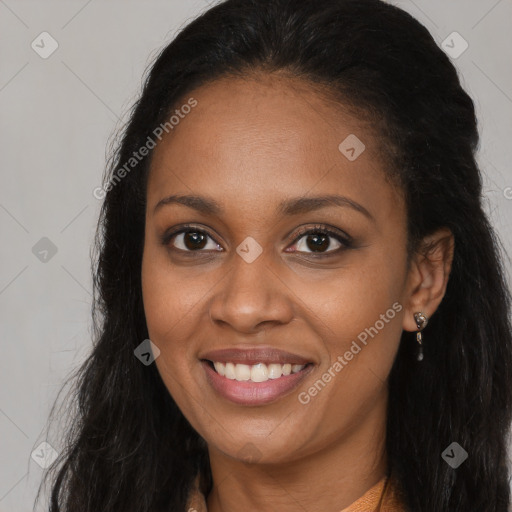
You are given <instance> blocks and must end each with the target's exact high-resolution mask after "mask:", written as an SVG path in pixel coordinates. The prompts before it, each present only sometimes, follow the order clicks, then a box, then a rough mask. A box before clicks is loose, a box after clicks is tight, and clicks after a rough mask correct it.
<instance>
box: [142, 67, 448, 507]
mask: <svg viewBox="0 0 512 512" xmlns="http://www.w3.org/2000/svg"><path fill="white" fill-rule="evenodd" d="M189 97H194V98H195V99H196V100H197V101H198V104H197V106H196V107H195V108H194V109H193V110H192V111H191V113H190V114H188V115H187V116H186V117H185V118H184V119H182V120H180V123H179V125H177V126H176V127H175V128H174V129H173V130H172V131H171V132H170V133H169V134H168V135H166V137H165V138H163V139H162V141H161V142H160V143H159V145H158V146H157V148H156V149H155V151H154V154H153V159H152V162H151V170H150V176H149V181H148V189H147V211H146V233H145V245H144V255H143V263H142V286H143V299H144V308H145V313H146V320H147V325H148V330H149V335H150V338H151V340H152V341H153V342H154V343H155V344H156V345H157V346H158V347H159V349H160V351H161V353H160V356H159V357H158V358H157V359H156V365H157V368H158V371H159V372H160V374H161V376H162V378H163V381H164V383H165V385H166V386H167V388H168V390H169V392H170V393H171V395H172V396H173V398H174V400H175V401H176V403H177V404H178V406H179V407H180V409H181V411H182V412H183V414H184V415H185V416H186V418H187V419H188V421H189V422H190V423H191V425H192V426H193V427H194V428H195V429H196V430H197V432H198V433H199V434H200V435H201V436H202V437H203V438H204V439H205V440H206V442H207V444H208V449H209V454H210V461H211V470H212V475H213V480H214V487H213V490H212V492H211V493H210V494H209V495H208V497H207V506H208V510H209V511H210V512H220V511H223V512H232V511H235V510H236V511H239V510H255V509H259V510H278V509H279V510H280V511H281V512H288V511H290V512H291V511H292V510H293V511H294V512H295V511H296V510H298V509H299V510H307V511H308V512H320V511H325V510H342V509H343V508H345V507H347V506H349V505H350V504H351V503H353V502H354V501H355V500H357V499H358V498H359V497H360V496H361V495H363V494H364V493H365V492H366V491H367V490H368V489H369V488H370V487H371V486H373V485H374V484H376V483H377V482H378V481H379V480H380V479H381V478H382V477H383V476H384V475H385V472H386V468H387V458H386V453H385V449H384V440H385V422H386V406H387V400H388V395H387V386H386V384H387V378H388V375H389V372H390V370H391V367H392V364H393V361H394V358H395V355H396V352H397V349H398V345H399V341H400V336H401V333H402V330H404V329H405V330H407V331H416V330H417V329H416V324H415V321H414V318H413V313H414V312H416V311H422V312H423V313H424V314H426V315H427V317H430V316H431V315H432V314H433V313H434V312H435V310H436V309H437V307H438V305H439V303H440V302H441V300H442V297H443V295H444V293H445V289H446V284H447V280H448V276H449V272H450V266H451V260H452V257H453V238H452V237H451V234H450V232H449V231H447V230H440V231H439V232H437V233H435V234H434V235H432V236H430V237H429V239H428V240H425V242H432V243H433V247H434V248H433V249H432V251H431V253H430V254H429V256H428V257H425V255H424V254H422V252H418V253H417V254H415V255H414V257H413V259H412V261H411V262H410V265H408V264H407V254H406V239H407V236H406V211H405V206H404V202H403V200H402V197H401V193H400V190H399V189H397V188H396V187H393V186H392V185H391V184H390V182H388V181H387V180H386V177H385V172H384V165H383V161H382V158H381V156H380V154H379V151H378V148H377V145H376V142H375V140H376V137H375V135H374V134H372V133H371V131H370V130H369V129H368V127H366V126H365V125H364V123H363V122H361V121H358V120H357V119H355V118H354V117H352V116H351V115H349V114H348V112H346V111H345V110H344V109H343V108H341V107H340V105H336V104H334V103H333V102H332V101H330V100H328V99H327V98H326V96H325V95H322V94H319V92H318V90H316V89H314V88H313V87H312V86H311V85H309V84H307V83H305V82H301V81H300V80H299V79H293V78H290V77H283V76H278V75H260V76H255V77H253V78H247V79H241V78H225V79H221V80H218V81H215V82H213V83H209V84H206V85H203V86H201V87H200V88H198V89H196V90H194V91H193V92H191V93H190V94H189V95H188V96H187V97H186V98H185V99H184V101H183V102H182V103H185V102H186V100H187V99H188V98H189ZM182 103H180V105H181V104H182ZM349 134H356V135H357V137H358V138H359V139H360V140H361V141H363V142H364V144H365V146H366V149H365V151H364V152H363V153H361V155H360V156H359V157H358V158H357V159H356V160H354V161H349V160H348V159H347V158H345V156H344V155H342V154H341V152H340V150H339V149H338V145H339V144H340V142H341V141H343V140H344V139H345V138H346V137H347V136H348V135H349ZM171 194H193V195H200V196H206V197H208V198H212V199H215V200H216V201H217V202H218V203H219V204H220V205H221V207H222V209H223V211H222V213H220V214H218V215H212V214H205V213H200V212H199V211H196V210H194V209H192V208H190V207H188V206H184V205H181V204H169V205H166V206H163V207H161V208H159V209H157V210H156V212H155V211H154V210H155V206H156V204H157V203H158V202H159V201H160V200H161V199H162V198H164V197H166V196H169V195H171ZM324 194H339V195H342V196H345V197H348V198H350V199H351V200H352V201H355V202H357V203H358V204H359V205H361V206H363V207H364V208H365V209H366V210H367V211H368V212H369V214H370V215H371V218H368V217H367V216H365V215H364V214H362V213H361V212H360V211H357V210H356V209H353V208H350V207H347V206H336V205H333V204H331V205H328V206H327V207H323V208H322V209H318V210H314V211H310V212H302V213H299V214H296V215H292V216H286V215H283V214H282V213H279V212H278V211H277V210H276V208H277V205H278V204H279V203H280V202H281V201H282V200H285V199H290V198H296V197H304V196H306V197H312V196H317V195H324ZM185 223H193V224H194V225H197V228H199V229H202V230H205V231H207V233H208V234H209V235H210V236H212V238H208V237H207V238H206V242H205V244H206V245H203V246H202V247H203V248H199V249H194V248H193V247H194V246H193V245H190V244H189V245H188V246H185V245H184V242H185V239H184V235H183V234H178V235H176V236H175V237H174V238H173V239H171V241H170V242H169V243H168V245H167V246H165V245H164V244H163V243H162V242H161V240H160V238H161V237H162V235H163V234H164V233H165V232H166V230H169V228H173V227H179V226H181V225H183V224H185ZM315 224H321V225H325V224H327V225H329V226H332V227H335V228H338V229H340V230H342V231H343V232H345V233H347V234H349V235H350V236H351V237H352V238H353V246H352V247H351V248H348V249H347V248H344V246H343V245H342V243H341V244H340V242H338V241H337V240H336V239H335V238H333V237H330V238H328V239H327V241H329V240H330V245H327V243H328V242H327V241H326V244H325V247H323V248H321V249H320V252H322V251H323V252H324V253H327V254H332V255H331V256H325V257H324V258H323V259H315V258H314V255H315V254H318V253H315V252H314V244H311V243H310V244H307V239H308V237H307V235H302V236H301V238H300V239H298V238H297V231H298V228H299V227H300V226H304V227H311V228H314V226H315ZM192 231H194V230H193V229H192ZM248 236H250V237H252V238H253V239H254V240H256V241H257V243H258V244H259V245H260V247H261V249H262V253H261V255H260V256H259V257H258V258H257V259H256V260H255V261H253V262H252V263H247V262H246V261H245V260H244V259H242V258H241V257H240V256H239V255H238V253H237V252H236V248H237V246H239V244H241V242H242V241H243V240H244V239H245V238H246V237H248ZM192 242H193V240H192ZM340 246H341V248H342V250H341V252H340V251H337V249H338V248H339V247H340ZM187 247H188V252H186V251H187ZM190 247H192V249H190ZM218 248H220V251H218V250H217V251H216V249H218ZM180 249H181V252H180ZM312 255H313V256H312ZM396 302H398V303H399V304H400V305H401V306H402V309H401V311H400V312H398V313H397V314H396V316H395V317H394V318H393V319H391V320H389V321H388V322H387V323H386V324H385V327H384V328H382V329H381V330H379V332H378V334H377V335H375V336H374V337H373V338H370V337H369V338H368V343H367V345H366V346H363V348H362V350H361V351H360V352H359V353H357V355H355V356H354V358H353V359H352V360H351V361H349V362H348V364H347V365H346V366H344V368H343V369H342V370H341V371H339V372H338V373H337V374H336V376H335V377H334V378H332V380H331V381H330V382H329V383H328V384H327V385H326V386H325V387H324V388H323V389H322V390H321V391H320V392H319V393H318V394H317V395H316V396H314V397H311V400H310V401H309V403H307V404H301V403H300V402H299V400H298V394H299V393H300V392H301V391H307V390H308V389H309V388H310V387H311V386H312V385H313V384H314V383H315V382H316V381H317V380H318V379H319V378H321V377H322V375H323V374H324V373H325V372H328V370H329V369H330V368H331V367H332V365H333V363H334V362H335V361H336V358H337V357H338V356H340V355H341V356H343V354H345V352H346V351H347V350H349V348H350V346H351V343H352V341H353V340H356V339H357V336H358V334H360V333H361V332H362V331H364V330H365V328H368V327H370V326H374V325H375V323H376V321H377V320H379V319H380V318H381V315H382V314H385V313H386V311H387V310H388V309H390V308H391V307H392V305H393V304H394V303H396ZM424 339H425V343H428V327H427V330H426V331H425V334H424ZM260 345H270V346H273V347H276V348H280V349H284V350H289V351H291V352H294V353H297V354H300V355H303V356H306V357H307V358H308V359H309V360H310V361H312V362H313V363H314V364H315V366H314V369H313V371H312V372H311V373H310V374H309V375H308V376H307V378H306V379H305V381H304V382H303V383H302V384H301V386H300V387H299V388H298V389H296V390H294V391H292V392H291V393H290V394H288V395H287V396H285V397H282V398H280V399H278V400H277V401H275V402H273V403H269V404H266V405H261V406H242V405H236V404H234V403H231V402H229V401H227V400H225V399H224V398H223V397H221V396H219V395H218V394H216V392H215V391H214V390H213V389H212V388H211V387H210V385H209V384H208V382H207V380H206V377H205V371H204V369H203V366H202V365H201V363H200V361H199V356H200V354H201V353H204V352H206V351H207V350H213V349H219V348H225V347H233V346H236V347H249V346H260ZM411 364H421V363H411ZM252 445H254V446H255V447H256V448H257V452H256V455H255V460H254V461H253V462H252V463H248V462H246V461H245V460H244V454H246V453H247V451H248V450H249V449H250V447H251V446H252ZM334 490H335V491H334Z"/></svg>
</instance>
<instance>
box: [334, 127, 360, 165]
mask: <svg viewBox="0 0 512 512" xmlns="http://www.w3.org/2000/svg"><path fill="white" fill-rule="evenodd" d="M338 149H339V151H340V153H341V154H342V155H343V156H344V157H345V158H347V160H350V161H351V162H353V161H354V160H356V159H357V158H359V156H360V155H361V153H362V152H363V151H364V150H365V149H366V146H365V145H364V144H363V143H362V141H361V140H360V139H359V138H358V137H357V136H355V135H354V134H353V133H351V134H350V135H349V136H348V137H347V138H346V139H344V140H343V142H342V143H341V144H340V145H339V146H338Z"/></svg>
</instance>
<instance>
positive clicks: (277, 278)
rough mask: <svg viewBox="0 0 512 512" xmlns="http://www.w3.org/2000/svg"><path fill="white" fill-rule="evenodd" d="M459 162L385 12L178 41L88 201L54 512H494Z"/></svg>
mask: <svg viewBox="0 0 512 512" xmlns="http://www.w3.org/2000/svg"><path fill="white" fill-rule="evenodd" d="M477 144H478V132H477V127H476V119H475V112H474V106H473V102H472V100H471V99H470V98H469V96H468V95H467V94H466V93H465V92H464V90H463V89H462V88H461V85H460V82H459V79H458V77H457V73H456V70H455V69H454V67H453V65H452V64H451V62H450V60H449V58H448V57H447V56H446V55H445V54H444V53H443V52H442V51H441V50H440V49H439V48H438V47H437V45H436V44H435V42H434V40H433V39H432V37H431V36H430V34H429V33H428V31H427V30H426V29H425V28H424V27H423V26H422V25H421V24H420V23H418V22H417V21H416V20H414V19H413V18H412V17H411V16H410V15H408V14H406V13H405V12H404V11H402V10H400V9H398V8H397V7H394V6H391V5H388V4H386V3H383V2H381V1H378V0H326V1H323V2H315V1H312V0H293V1H291V0H272V1H270V0H227V1H225V2H222V3H221V4H219V5H217V6H215V7H213V8H211V9H210V10H208V11H207V12H206V13H205V14H203V15H202V16H201V17H199V18H198V19H196V20H195V21H193V22H192V23H190V24H189V25H188V26H187V27H186V28H185V29H184V30H183V31H182V32H181V33H180V34H179V35H178V36H177V37H176V38H175V40H174V41H173V42H171V44H169V45H168V46H167V47H166V48H165V49H164V50H163V51H162V52H161V54H160V55H159V56H158V58H157V59H156V62H155V63H154V64H153V66H152V68H151V71H150V74H149V76H148V77H147V80H146V83H145V86H144V89H143V92H142V94H141V97H140V99H139V101H138V102H137V104H136V105H135V107H134V110H133V112H132V115H131V119H130V121H129V123H128V126H127V128H126V131H125V133H124V137H123V139H122V142H121V144H120V147H119V148H118V150H117V152H116V154H115V157H114V158H113V160H112V162H111V165H110V169H109V172H108V173H107V175H106V177H105V184H104V187H103V188H102V189H101V190H100V191H97V192H98V193H99V195H101V196H102V197H104V203H103V209H102V213H101V218H100V222H99V229H98V239H97V248H98V258H97V266H96V271H95V290H96V292H97V300H96V302H95V306H96V308H95V311H96V312H97V313H101V319H100V318H99V317H100V315H96V316H95V318H96V322H97V342H96V344H95V347H94V350H93V352H92V354H91V356H90V357H89V359H88V360H87V362H86V363H85V364H84V366H83V368H82V369H81V371H80V374H79V381H78V383H77V400H78V404H79V410H78V412H77V415H76V418H75V423H74V426H73V428H70V431H69V432H70V433H69V436H68V444H67V449H66V450H64V451H63V453H62V454H61V459H60V464H59V465H58V467H57V468H56V473H55V479H54V481H53V484H52V497H51V507H50V510H51V511H52V512H57V511H73V512H82V511H83V512H86V511H87V512H92V511H94V512H96V511H98V510H108V511H110V512H114V511H123V512H129V511H137V512H141V511H152V512H154V511H184V510H208V511H209V512H220V511H224V512H231V511H233V510H274V509H279V510H280V511H291V510H307V511H310V512H315V511H320V510H322V511H326V510H329V511H330V510H332V511H333V512H334V511H344V512H355V511H365V512H368V511H374V510H381V511H382V512H383V511H414V512H427V511H428V512H440V511H448V510H449V511H460V512H467V511H468V510H471V511H485V512H491V511H492V512H498V511H499V512H505V511H506V510H507V509H508V506H509V503H510V496H509V484H508V478H509V470H508V468H507V453H506V448H507V445H506V438H507V434H508V432H509V426H510V422H511V420H512V417H511V403H512V402H511V396H510V393H509V389H510V386H511V382H512V379H511V371H512V370H511V368H512V344H511V328H510V318H509V316H508V315H509V307H510V296H509V291H508V289H507V288H506V284H505V279H504V271H503V267H502V263H501V260H500V253H499V245H498V242H497V239H496V236H495V234H494V231H493V229H492V227H491V226H490V224H489V221H488V220H487V218H486V216H485V214H484V212H483V209H482V204H481V193H482V186H481V177H480V173H479V170H478V167H477V165H476V162H475V150H476V147H477ZM95 195H97V194H96V192H95Z"/></svg>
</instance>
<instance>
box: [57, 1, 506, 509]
mask: <svg viewBox="0 0 512 512" xmlns="http://www.w3.org/2000/svg"><path fill="white" fill-rule="evenodd" d="M256 72H264V73H273V72H284V73H288V74H290V75H292V76H294V77H298V78H301V79H303V80H305V81H308V82H310V83H311V85H312V86H318V84H320V85H321V86H322V87H324V88H325V90H326V91H330V93H332V94H333V95H334V96H335V97H337V98H338V100H339V102H340V104H343V105H345V106H349V107H351V108H354V109H357V111H358V112H360V114H361V115H364V116H366V117H367V118H368V119H371V120H372V121H373V126H375V127H377V128H376V129H377V133H378V135H379V140H380V141H381V142H382V147H383V148H384V147H385V148H387V149H386V161H387V162H389V165H388V167H389V171H386V172H389V174H390V176H391V175H393V177H394V178H395V179H396V180H397V183H399V185H400V187H401V190H402V191H403V194H404V197H405V198H406V205H407V219H408V221H407V224H408V252H409V253H410V254H412V253H413V252H414V251H416V250H418V248H419V243H420V241H421V240H422V238H423V237H425V236H427V235H428V234H430V233H432V232H434V231H435V230H437V229H438V228H441V227H448V228H449V229H450V230H451V232H452V233H453V235H454V239H455V253H454V259H453V265H452V270H451V274H450V278H449V281H448V285H447V290H446V294H445V297H444V299H443V301H442V302H441V304H440V306H439V308H438V310H437V311H436V313H435V314H434V315H433V317H432V319H431V321H430V322H429V325H428V327H427V329H426V330H425V332H424V336H425V340H426V341H425V348H424V350H425V358H424V360H423V361H422V362H421V363H417V362H416V361H415V358H414V354H413V353H412V351H413V349H414V340H413V339H412V336H413V333H408V332H403V334H402V339H401V342H400V347H399V350H398V353H397V356H396V360H395V362H394V365H393V367H392V370H391V374H390V376H389V381H388V382H389V406H388V415H387V433H386V450H387V455H388V461H389V468H390V469H391V471H392V472H393V474H394V475H397V477H398V479H399V481H400V484H401V486H402V488H403V490H404V493H405V497H406V506H407V507H408V510H410V511H414V512H441V511H442V512H445V511H452V512H467V511H469V510H471V511H472V512H506V511H507V509H508V507H509V503H510V489H509V467H508V457H507V440H508V434H509V428H510V424H511V421H512V398H511V389H512V385H511V384H512V336H511V323H510V316H509V315H510V304H511V297H510V291H509V289H508V288H507V284H506V278H505V269H504V267H503V262H502V260H503V256H504V251H503V248H502V246H501V244H500V242H499V239H498V237H497V235H496V234H495V232H494V230H493V228H492V226H491V225H490V222H489V220H488V218H487V216H486V214H485V213H484V209H483V204H482V202H483V197H482V178H481V175H480V171H479V168H478V166H477V163H476V159H475V153H476V150H477V148H478V144H479V135H478V130H477V120H476V116H475V109H474V104H473V101H472V100H471V98H470V97H469V96H468V94H467V93H466V92H465V91H464V90H463V88H462V87H461V83H460V81H459V77H458V74H457V71H456V69H455V68H454V66H453V64H452V63H451V61H450V59H449V58H448V57H447V56H446V55H445V53H444V52H443V51H442V50H441V49H440V48H439V47H438V46H437V44H436V42H435V41H434V39H433V38H432V36H431V35H430V33H429V32H428V31H427V29H426V28H425V27H424V26H423V25H422V24H421V23H419V22H418V21H417V20H415V19H414V18H413V17H412V16H411V15H409V14H407V13H406V12H405V11H403V10H401V9H399V8H397V7H395V6H392V5H390V4H387V3H384V2H382V1H380V0H322V1H321V2H318V1H317V0H226V1H223V2H221V3H220V4H218V5H216V6H214V7H212V8H210V9H209V10H207V11H206V12H205V13H203V14H202V15H201V16H199V17H197V18H196V19H195V20H193V21H192V22H191V23H189V24H188V25H187V26H186V27H185V28H184V29H183V30H181V31H180V32H179V34H178V35H177V36H176V37H175V38H174V40H173V41H172V42H171V43H170V44H169V45H168V46H166V47H165V48H164V49H163V50H162V51H161V52H160V53H159V54H158V55H157V57H156V58H155V59H154V62H153V63H152V65H151V66H150V69H149V71H148V73H147V74H146V76H145V79H144V84H143V88H142V92H141V94H140V97H139V99H138V100H137V101H136V103H135V104H134V106H133V108H132V110H131V112H130V117H129V121H128V123H127V125H126V127H125V128H124V130H123V134H122V137H121V138H120V139H119V143H118V145H117V147H116V148H115V151H114V153H113V155H112V157H111V158H110V160H109V162H108V164H107V168H106V171H105V175H104V190H105V191H106V194H105V197H104V201H103V203H102V208H101V213H100V218H99V221H98V226H97V232H96V240H95V254H94V258H93V262H92V266H93V284H94V301H93V320H94V322H93V324H94V333H93V334H94V340H93V342H94V346H93V350H92V352H91V353H90V355H89V357H88V358H87V360H86V361H85V362H84V364H83V365H82V366H81V367H80V368H79V370H78V372H77V373H76V375H75V377H76V382H75V383H74V387H73V393H72V395H71V399H72V401H73V404H74V406H75V409H74V411H73V415H72V419H71V424H70V425H69V427H68V429H67V433H66V438H65V447H64V449H63V450H62V452H61V456H60V457H59V459H58V460H57V462H56V463H55V465H54V468H53V470H52V472H51V475H52V480H51V493H50V494H51V496H50V502H51V503H50V508H49V510H50V512H98V511H100V510H108V511H109V512H146V511H147V512H149V511H151V512H160V511H162V512H163V511H180V512H181V511H184V510H185V506H186V499H187V496H188V492H189V490H190V489H191V485H192V482H193V479H194V476H195V475H196V473H198V472H199V474H200V475H201V478H202V485H203V490H204V492H205V493H208V492H209V490H210V489H211V485H212V481H211V473H210V466H209V459H208V452H207V446H206V443H205V441H204V439H202V438H201V437H200V436H199V435H198V434H197V432H195V430H194V429H193V428H192V427H191V425H190V424H189V423H188V421H187V420H186V419H185V417H184V416H183V415H182V413H181V411H180V410H179V408H178V407H177V405H176V404H175V402H174V400H173V399H172V397H171V396H170V394H169V392H168V391H167V389H166V387H165V386H164V384H163V382H162V380H161V378H160V375H159V373H158V370H157V368H156V366H155V365H151V366H144V365H142V364H141V363H140V362H139V361H138V360H137V358H136V357H134V354H133V351H134V349H135V347H137V346H138V345H139V344H140V343H141V342H142V341H143V340H144V339H146V338H148V331H147V326H146V321H145V315H144V310H143V302H142V291H141V275H140V274H141V261H142V251H143V243H144V221H145V207H146V180H147V175H148V170H149V167H150V162H151V153H150V155H149V156H148V157H147V158H145V159H143V160H142V161H140V162H139V163H138V164H137V166H136V167H135V168H134V169H133V170H131V171H130V172H129V173H127V175H126V176H124V177H123V178H122V179H121V180H117V181H116V182H115V186H113V184H114V182H113V179H114V178H115V176H116V173H117V170H118V169H119V168H120V167H122V166H123V165H124V164H125V163H126V162H127V161H129V159H130V157H131V156H132V155H133V153H134V152H136V151H138V150H139V149H140V148H141V147H142V146H143V145H145V144H146V142H147V140H148V137H150V136H152V133H153V131H154V130H155V128H156V127H158V126H159V125H160V124H162V123H163V122H165V121H166V120H167V119H168V117H169V115H170V113H171V112H172V110H173V108H175V107H176V106H178V104H179V102H180V101H182V99H183V97H186V94H188V93H190V92H191V91H192V90H194V88H196V87H198V86H200V85H202V84H206V83H208V82H211V81H213V80H215V79H216V78H220V77H225V76H234V75H238V76H244V75H247V74H250V73H256ZM213 129H215V127H213ZM383 155H384V153H383ZM454 441H455V442H457V443H459V444H460V445H461V446H462V447H463V448H464V449H465V450H466V451H467V452H468V454H469V456H468V458H467V460H466V461H465V462H464V463H463V464H462V465H461V466H460V467H458V468H457V469H453V468H452V467H450V466H449V465H448V464H446V463H445V462H444V460H443V459H442V457H441V454H442V452H443V451H444V450H445V449H446V447H447V446H449V445H450V444H451V443H452V442H454Z"/></svg>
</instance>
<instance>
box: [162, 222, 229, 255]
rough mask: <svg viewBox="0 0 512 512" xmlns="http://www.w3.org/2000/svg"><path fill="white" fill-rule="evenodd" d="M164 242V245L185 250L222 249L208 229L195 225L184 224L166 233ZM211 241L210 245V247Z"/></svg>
mask: <svg viewBox="0 0 512 512" xmlns="http://www.w3.org/2000/svg"><path fill="white" fill-rule="evenodd" d="M173 239H174V241H173ZM208 239H210V241H211V242H209V241H208ZM171 242H173V243H171ZM162 243H163V244H164V245H171V246H172V249H178V250H181V251H184V252H201V249H206V250H214V251H218V250H222V248H221V247H220V245H219V244H218V243H217V242H215V240H214V239H213V238H212V237H211V236H210V235H209V234H208V233H207V232H206V231H204V230H202V229H198V228H196V227H194V226H184V227H182V228H181V229H180V230H178V231H173V232H171V233H166V234H165V235H164V236H163V238H162ZM209 243H210V246H209V247H208V244H209Z"/></svg>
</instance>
